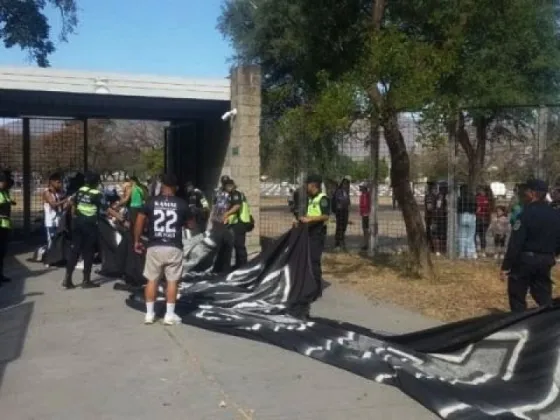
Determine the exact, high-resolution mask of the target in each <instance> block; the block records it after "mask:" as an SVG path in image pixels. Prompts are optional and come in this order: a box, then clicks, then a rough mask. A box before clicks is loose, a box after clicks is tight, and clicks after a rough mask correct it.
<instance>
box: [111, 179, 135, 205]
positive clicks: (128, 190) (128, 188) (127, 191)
mask: <svg viewBox="0 0 560 420" xmlns="http://www.w3.org/2000/svg"><path fill="white" fill-rule="evenodd" d="M131 195H132V184H130V183H128V182H127V183H126V184H125V185H124V188H123V196H122V197H121V199H120V200H119V201H117V202H116V203H115V205H114V207H123V206H125V205H126V203H128V202H129V201H130V196H131Z"/></svg>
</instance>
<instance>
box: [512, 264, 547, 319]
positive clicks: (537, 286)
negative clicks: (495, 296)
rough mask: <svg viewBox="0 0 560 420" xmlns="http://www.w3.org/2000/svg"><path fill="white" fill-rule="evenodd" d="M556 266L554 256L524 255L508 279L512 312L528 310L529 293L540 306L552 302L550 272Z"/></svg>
mask: <svg viewBox="0 0 560 420" xmlns="http://www.w3.org/2000/svg"><path fill="white" fill-rule="evenodd" d="M554 264H555V260H554V256H552V255H545V254H533V253H523V254H521V258H520V261H519V263H518V264H517V265H516V266H515V267H514V268H512V270H511V272H510V274H509V278H508V297H509V306H510V308H511V311H512V312H523V311H525V310H526V309H527V302H526V297H527V292H529V293H530V294H531V297H532V298H533V299H534V300H535V302H537V304H538V305H539V306H545V305H548V304H550V303H551V302H552V280H551V278H550V270H551V269H552V267H553V266H554Z"/></svg>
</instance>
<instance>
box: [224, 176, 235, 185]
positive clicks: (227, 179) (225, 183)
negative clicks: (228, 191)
mask: <svg viewBox="0 0 560 420" xmlns="http://www.w3.org/2000/svg"><path fill="white" fill-rule="evenodd" d="M222 184H223V185H235V181H234V180H233V179H231V178H230V177H229V176H228V177H227V178H226V179H225V180H224V181H222Z"/></svg>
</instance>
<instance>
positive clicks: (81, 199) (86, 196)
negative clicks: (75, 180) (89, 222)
mask: <svg viewBox="0 0 560 420" xmlns="http://www.w3.org/2000/svg"><path fill="white" fill-rule="evenodd" d="M99 194H101V191H99V190H96V189H94V188H90V187H88V186H83V187H82V188H80V189H79V190H78V193H77V194H76V211H77V212H78V214H79V215H81V216H85V217H95V216H97V213H98V212H99V207H98V206H97V204H96V203H95V201H94V198H95V196H96V195H99Z"/></svg>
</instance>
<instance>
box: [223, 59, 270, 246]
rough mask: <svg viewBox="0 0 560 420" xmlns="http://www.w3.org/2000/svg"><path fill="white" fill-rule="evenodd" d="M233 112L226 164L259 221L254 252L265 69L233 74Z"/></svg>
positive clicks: (250, 238)
mask: <svg viewBox="0 0 560 420" xmlns="http://www.w3.org/2000/svg"><path fill="white" fill-rule="evenodd" d="M231 109H237V115H236V116H235V117H234V118H233V119H232V120H230V121H231V122H230V124H231V133H230V141H229V145H228V151H227V159H226V161H227V166H229V172H230V175H231V177H232V178H233V179H234V180H235V183H236V184H237V185H238V187H239V189H240V190H241V191H242V192H243V193H245V195H246V196H247V199H248V201H249V204H250V206H251V210H252V212H253V217H254V218H255V229H254V230H253V231H252V232H251V233H249V234H248V235H247V249H248V251H249V252H252V251H256V250H260V214H259V213H260V196H261V191H260V166H261V159H260V151H259V149H260V124H261V70H260V67H259V66H242V67H237V68H234V69H233V70H232V71H231ZM224 169H225V168H224Z"/></svg>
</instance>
